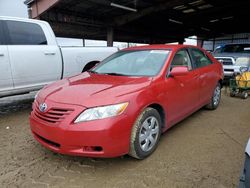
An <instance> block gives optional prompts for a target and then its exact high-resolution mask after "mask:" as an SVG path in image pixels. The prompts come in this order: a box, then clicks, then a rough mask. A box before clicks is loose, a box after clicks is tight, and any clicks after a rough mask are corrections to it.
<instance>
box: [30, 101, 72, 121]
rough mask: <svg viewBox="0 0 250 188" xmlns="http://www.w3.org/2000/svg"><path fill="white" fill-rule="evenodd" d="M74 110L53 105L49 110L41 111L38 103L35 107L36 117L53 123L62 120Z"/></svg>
mask: <svg viewBox="0 0 250 188" xmlns="http://www.w3.org/2000/svg"><path fill="white" fill-rule="evenodd" d="M72 111H73V109H65V108H57V107H52V108H50V109H49V110H48V111H47V112H41V111H40V110H39V107H38V104H37V103H35V108H34V109H33V113H34V115H35V116H36V118H38V119H40V120H42V121H45V122H48V123H52V124H55V123H59V122H61V121H62V120H63V119H65V118H66V116H68V115H69V114H70V113H71V112H72Z"/></svg>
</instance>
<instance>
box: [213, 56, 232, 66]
mask: <svg viewBox="0 0 250 188" xmlns="http://www.w3.org/2000/svg"><path fill="white" fill-rule="evenodd" d="M216 59H217V60H218V61H219V62H221V63H222V64H223V65H233V59H232V58H226V57H216Z"/></svg>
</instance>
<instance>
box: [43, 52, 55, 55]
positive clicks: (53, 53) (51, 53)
mask: <svg viewBox="0 0 250 188" xmlns="http://www.w3.org/2000/svg"><path fill="white" fill-rule="evenodd" d="M44 55H56V52H44Z"/></svg>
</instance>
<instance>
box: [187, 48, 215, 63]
mask: <svg viewBox="0 0 250 188" xmlns="http://www.w3.org/2000/svg"><path fill="white" fill-rule="evenodd" d="M191 52H192V57H193V60H194V64H195V67H196V68H200V67H205V66H207V65H210V64H212V63H213V62H212V61H211V60H210V59H209V58H208V57H207V56H206V55H205V54H204V52H202V51H201V50H199V49H191Z"/></svg>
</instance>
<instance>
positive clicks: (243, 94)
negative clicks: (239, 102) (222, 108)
mask: <svg viewBox="0 0 250 188" xmlns="http://www.w3.org/2000/svg"><path fill="white" fill-rule="evenodd" d="M247 97H248V92H247V91H243V92H242V93H241V98H242V99H247Z"/></svg>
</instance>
